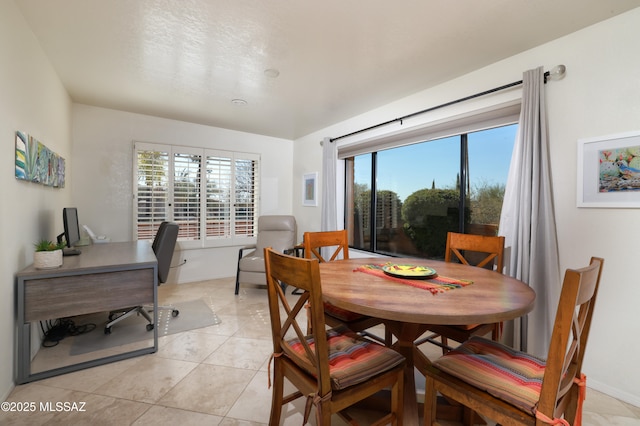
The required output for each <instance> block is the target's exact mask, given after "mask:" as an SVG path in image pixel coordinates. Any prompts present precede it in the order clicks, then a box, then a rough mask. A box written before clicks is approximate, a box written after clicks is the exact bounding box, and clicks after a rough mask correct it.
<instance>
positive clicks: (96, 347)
mask: <svg viewBox="0 0 640 426" xmlns="http://www.w3.org/2000/svg"><path fill="white" fill-rule="evenodd" d="M170 306H171V307H172V308H174V309H177V310H178V311H180V313H179V315H178V316H177V317H173V316H172V315H171V310H170V309H162V310H160V311H159V312H158V324H156V327H157V329H158V337H162V336H168V335H170V334H174V333H180V332H183V331H189V330H195V329H198V328H203V327H209V326H212V325H216V324H220V323H221V321H220V318H218V316H217V315H216V313H215V312H213V311H212V310H211V308H210V307H209V306H208V305H207V303H206V302H205V301H204V300H202V299H196V300H191V301H187V302H181V303H175V304H172V305H170ZM151 315H152V316H153V314H151ZM108 316H109V314H108V313H107V312H99V313H94V314H88V315H81V316H77V317H74V318H73V321H74V322H75V324H76V325H77V326H80V325H83V324H95V325H96V328H95V329H94V330H93V331H91V332H88V333H86V334H81V335H78V336H75V337H74V338H73V339H74V341H73V345H72V346H71V353H70V354H71V355H80V354H85V353H89V352H95V351H100V350H104V349H109V348H114V347H117V346H123V345H128V344H130V343H135V342H140V341H144V340H150V341H152V340H153V330H152V331H147V329H146V325H147V320H146V319H145V318H144V317H143V316H141V315H131V316H130V317H128V318H125V319H124V320H122V321H120V322H119V323H117V324H114V325H113V326H112V328H111V334H105V333H104V327H105V325H106V324H107V322H108ZM152 344H153V343H152V342H151V343H150V344H149V345H152Z"/></svg>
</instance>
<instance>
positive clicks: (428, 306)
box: [320, 258, 535, 425]
mask: <svg viewBox="0 0 640 426" xmlns="http://www.w3.org/2000/svg"><path fill="white" fill-rule="evenodd" d="M386 262H392V263H395V264H411V265H421V266H428V267H431V268H433V269H435V270H436V272H437V273H438V275H439V276H445V277H449V278H455V279H463V280H469V281H473V284H470V285H468V286H465V287H462V288H456V289H451V290H446V291H444V292H441V293H436V294H432V293H431V292H430V291H429V290H425V289H422V288H417V287H414V286H411V285H408V284H404V283H399V282H397V281H394V280H391V279H388V278H386V277H384V276H383V277H380V276H376V275H372V274H369V273H365V272H359V271H358V272H356V271H355V270H356V268H358V267H360V266H363V265H367V264H383V263H386ZM320 276H321V280H322V293H323V298H324V299H325V300H326V301H328V302H331V303H332V304H333V305H335V306H338V307H340V308H343V309H347V310H349V311H352V312H357V313H360V314H364V315H369V316H372V317H376V318H381V319H383V320H384V323H385V326H386V327H387V329H388V330H390V331H391V333H393V335H394V336H395V337H396V338H397V341H396V342H395V343H394V345H393V347H394V349H396V350H397V351H398V352H400V353H401V354H402V355H404V357H405V358H406V359H407V367H406V369H405V377H404V385H405V386H404V408H405V419H404V421H405V424H407V425H413V424H415V425H417V424H418V417H419V416H418V404H417V400H416V388H415V377H414V366H415V365H416V364H417V363H423V364H428V363H429V360H428V359H427V358H426V357H425V356H424V354H422V352H421V351H420V350H418V349H417V348H416V347H415V345H414V344H413V342H414V341H415V340H416V339H417V338H418V337H420V336H421V335H422V334H423V333H424V332H425V331H427V330H428V328H429V325H435V324H445V325H464V324H488V323H495V322H500V321H507V320H511V319H514V318H518V317H520V316H522V315H525V314H527V313H528V312H530V311H531V310H532V309H533V306H534V302H535V292H534V291H533V290H532V289H531V288H530V287H529V286H527V285H526V284H525V283H523V282H522V281H519V280H517V279H515V278H512V277H509V276H506V275H502V274H499V273H497V272H494V271H489V270H487V269H483V268H477V267H474V266H467V265H461V264H457V263H446V262H441V261H437V260H429V259H415V258H392V259H390V258H352V259H348V260H339V261H334V262H326V263H321V264H320Z"/></svg>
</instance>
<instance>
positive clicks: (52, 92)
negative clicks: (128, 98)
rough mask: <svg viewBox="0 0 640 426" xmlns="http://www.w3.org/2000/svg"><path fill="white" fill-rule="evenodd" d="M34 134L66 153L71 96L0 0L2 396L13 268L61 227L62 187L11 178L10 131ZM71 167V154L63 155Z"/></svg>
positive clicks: (1, 394) (10, 339)
mask: <svg viewBox="0 0 640 426" xmlns="http://www.w3.org/2000/svg"><path fill="white" fill-rule="evenodd" d="M16 130H21V131H24V132H28V133H30V134H31V135H32V136H34V137H36V138H37V139H39V140H40V141H41V142H42V143H44V144H45V145H46V146H47V147H49V148H50V149H51V150H52V151H54V152H56V153H58V154H60V155H61V156H62V157H64V158H65V159H67V160H69V158H70V153H71V137H70V132H71V101H70V99H69V96H68V95H67V92H66V91H65V89H64V88H63V87H62V84H61V83H60V80H59V78H58V77H57V75H56V73H55V72H54V71H53V69H52V68H51V65H50V63H49V61H48V59H47V58H46V57H45V56H44V54H43V52H42V49H41V48H40V46H39V45H38V42H37V41H36V39H35V37H34V35H33V33H32V32H31V30H30V29H29V28H28V27H27V25H26V23H25V21H24V19H23V18H22V15H21V14H20V12H19V11H18V9H17V8H16V7H15V5H14V3H13V2H11V1H1V2H0V141H2V143H0V146H1V147H2V149H1V150H0V159H2V162H1V164H2V167H0V169H1V170H2V173H1V174H0V187H2V202H1V203H0V212H1V214H0V218H2V220H0V241H3V244H2V248H1V249H0V252H1V255H0V360H2V369H0V400H2V401H4V400H5V399H6V397H7V396H8V395H9V392H10V391H11V389H12V387H13V378H14V366H13V362H12V361H13V360H14V353H15V352H14V351H15V309H14V301H15V294H14V274H15V273H16V272H17V271H19V270H21V269H22V268H24V267H25V266H27V265H29V264H31V263H32V261H33V243H34V242H35V241H37V240H38V239H40V238H50V239H53V238H55V236H56V235H57V234H59V233H60V232H62V208H63V207H64V206H65V205H66V204H67V203H68V201H69V200H70V198H71V184H70V183H68V184H67V187H66V188H64V189H54V188H50V187H45V186H43V185H39V184H35V183H30V182H25V181H18V180H16V179H15V178H14V170H13V165H14V161H15V142H14V141H15V132H16ZM67 172H68V173H69V174H72V172H73V162H72V161H67Z"/></svg>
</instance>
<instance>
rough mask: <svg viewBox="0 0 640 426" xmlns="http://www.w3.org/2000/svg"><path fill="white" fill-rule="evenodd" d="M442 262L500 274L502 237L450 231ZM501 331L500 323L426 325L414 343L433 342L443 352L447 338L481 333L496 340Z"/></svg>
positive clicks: (501, 268)
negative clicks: (426, 334) (427, 332)
mask: <svg viewBox="0 0 640 426" xmlns="http://www.w3.org/2000/svg"><path fill="white" fill-rule="evenodd" d="M444 261H445V262H458V263H462V264H464V265H471V266H477V267H479V268H486V269H491V270H496V271H497V272H500V273H502V271H503V268H504V264H503V262H504V237H500V236H486V235H474V234H459V233H456V232H449V233H448V234H447V244H446V249H445V255H444ZM501 330H502V324H501V323H495V324H468V325H434V326H431V327H429V335H428V336H426V337H424V338H421V339H418V340H417V341H416V342H415V343H416V345H421V344H423V343H425V342H429V343H433V344H435V345H438V346H441V347H442V351H443V352H442V353H443V354H445V353H447V352H448V351H450V350H451V347H450V346H449V343H448V340H449V339H451V340H454V341H456V342H458V343H462V342H464V341H466V340H468V339H469V338H471V337H472V336H484V335H487V334H488V333H491V338H492V339H493V340H496V341H498V340H499V339H500V334H501ZM437 338H440V340H441V342H438V341H437V340H436V339H437Z"/></svg>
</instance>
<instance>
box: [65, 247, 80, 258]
mask: <svg viewBox="0 0 640 426" xmlns="http://www.w3.org/2000/svg"><path fill="white" fill-rule="evenodd" d="M80 253H82V252H81V251H80V250H78V249H75V248H70V247H65V248H63V249H62V255H63V256H77V255H79V254H80Z"/></svg>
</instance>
